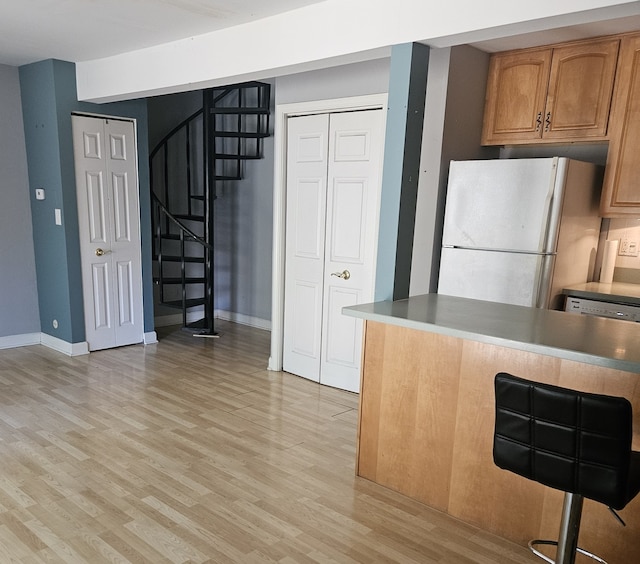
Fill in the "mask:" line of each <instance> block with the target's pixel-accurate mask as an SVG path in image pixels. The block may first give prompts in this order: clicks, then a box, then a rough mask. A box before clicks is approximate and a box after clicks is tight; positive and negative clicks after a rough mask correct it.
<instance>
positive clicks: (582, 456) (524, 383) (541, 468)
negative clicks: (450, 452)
mask: <svg viewBox="0 0 640 564" xmlns="http://www.w3.org/2000/svg"><path fill="white" fill-rule="evenodd" d="M495 393H496V425H495V433H494V440H493V460H494V462H495V464H496V465H497V466H499V467H500V468H503V469H505V470H509V471H511V472H514V473H516V474H519V475H520V476H524V477H525V478H529V479H530V480H534V481H536V482H540V483H541V484H544V485H546V486H549V487H551V488H555V489H558V490H561V491H563V492H565V495H564V505H563V509H562V520H561V522H560V535H559V538H558V541H557V542H556V541H549V540H540V539H536V540H532V541H530V542H529V548H530V549H531V550H532V552H533V553H534V554H536V555H537V556H539V557H540V558H542V559H544V560H546V561H547V562H549V563H550V564H574V563H575V558H576V551H577V552H580V553H582V554H584V555H586V556H589V557H590V558H593V559H594V560H596V561H598V562H604V560H602V559H601V558H599V557H598V556H595V555H594V554H591V553H590V552H587V551H586V550H583V549H582V548H578V534H579V532H580V518H581V515H582V504H583V501H584V498H585V497H586V498H588V499H593V500H595V501H599V502H600V503H604V504H605V505H607V506H608V507H609V509H611V510H612V512H613V514H614V515H615V516H616V518H617V519H618V520H619V521H620V522H621V523H622V524H624V522H623V521H622V519H620V517H619V516H618V515H617V513H615V511H614V510H615V509H618V510H619V509H622V508H624V507H625V505H627V503H629V501H631V500H632V499H633V498H634V497H635V496H636V494H637V493H638V492H639V491H640V452H634V451H632V450H631V439H632V436H633V429H632V417H633V414H632V409H631V404H630V403H629V401H628V400H626V399H625V398H619V397H612V396H605V395H599V394H588V393H584V392H577V391H575V390H569V389H567V388H560V387H558V386H551V385H549V384H541V383H538V382H532V381H530V380H524V379H522V378H518V377H516V376H512V375H511V374H507V373H504V372H501V373H499V374H497V375H496V377H495ZM542 544H543V545H554V546H557V551H556V560H555V561H553V560H551V559H550V558H548V557H547V556H545V555H544V554H542V553H541V552H540V551H538V550H537V549H536V546H538V545H542Z"/></svg>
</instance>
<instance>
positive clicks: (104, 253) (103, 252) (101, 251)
mask: <svg viewBox="0 0 640 564" xmlns="http://www.w3.org/2000/svg"><path fill="white" fill-rule="evenodd" d="M110 252H111V251H105V250H103V249H100V248H98V249H96V256H97V257H101V256H102V255H106V254H108V253H110Z"/></svg>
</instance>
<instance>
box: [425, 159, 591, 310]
mask: <svg viewBox="0 0 640 564" xmlns="http://www.w3.org/2000/svg"><path fill="white" fill-rule="evenodd" d="M601 178H602V170H601V167H598V166H596V165H593V164H591V163H584V162H581V161H575V160H571V159H567V158H562V157H552V158H536V159H501V160H500V159H498V160H485V161H452V162H451V166H450V170H449V184H448V189H447V199H446V207H445V218H444V232H443V243H442V254H441V263H440V275H439V282H438V292H439V293H441V294H448V295H453V296H460V297H468V298H475V299H479V300H488V301H495V302H503V303H511V304H515V305H524V306H534V307H550V308H554V309H561V308H562V304H563V296H562V295H561V290H562V288H563V287H566V286H569V285H572V284H579V283H581V282H587V281H589V280H591V276H592V273H593V265H594V263H595V254H596V249H597V245H598V235H599V232H600V223H601V219H600V218H599V217H598V200H599V197H598V194H599V191H600V186H601Z"/></svg>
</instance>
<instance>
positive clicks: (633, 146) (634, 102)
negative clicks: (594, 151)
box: [600, 34, 640, 217]
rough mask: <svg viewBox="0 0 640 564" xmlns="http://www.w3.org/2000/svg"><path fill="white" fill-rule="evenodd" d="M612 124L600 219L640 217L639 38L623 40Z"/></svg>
mask: <svg viewBox="0 0 640 564" xmlns="http://www.w3.org/2000/svg"><path fill="white" fill-rule="evenodd" d="M610 123H611V126H610V135H609V137H610V141H609V153H608V157H607V167H606V169H605V175H604V185H603V188H602V199H601V205H600V211H601V215H602V216H603V217H620V216H625V215H633V216H640V34H634V35H629V36H626V37H624V38H623V39H622V43H621V45H620V62H619V65H618V78H617V80H616V90H615V94H614V100H613V106H612V108H611V118H610Z"/></svg>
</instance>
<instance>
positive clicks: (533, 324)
mask: <svg viewBox="0 0 640 564" xmlns="http://www.w3.org/2000/svg"><path fill="white" fill-rule="evenodd" d="M627 285H628V284H627ZM607 286H610V285H607ZM639 303H640V302H639ZM342 312H343V313H344V314H345V315H348V316H351V317H357V318H360V319H365V320H371V321H378V322H381V323H389V324H392V325H398V326H401V327H407V328H410V329H417V330H420V331H430V332H433V333H440V334H443V335H448V336H451V337H459V338H462V339H469V340H473V341H480V342H483V343H489V344H495V345H500V346H504V347H509V348H514V349H519V350H524V351H528V352H534V353H538V354H543V355H548V356H554V357H558V358H562V359H568V360H574V361H578V362H584V363H587V364H594V365H598V366H604V367H606V368H613V369H617V370H624V371H627V372H635V373H640V323H630V322H625V321H619V320H615V319H606V318H603V317H595V316H584V315H576V314H574V313H565V312H563V311H553V310H544V309H536V308H529V307H522V306H515V305H509V304H499V303H494V302H484V301H479V300H470V299H466V298H457V297H453V296H445V295H441V294H425V295H422V296H415V297H411V298H408V299H406V300H398V301H394V302H391V301H385V302H375V303H370V304H361V305H357V306H350V307H345V308H343V310H342Z"/></svg>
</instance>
